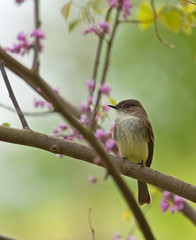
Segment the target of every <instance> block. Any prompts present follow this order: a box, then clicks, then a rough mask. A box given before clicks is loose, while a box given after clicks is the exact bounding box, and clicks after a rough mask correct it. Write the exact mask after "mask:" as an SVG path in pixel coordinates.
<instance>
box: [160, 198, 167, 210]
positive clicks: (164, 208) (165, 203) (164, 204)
mask: <svg viewBox="0 0 196 240" xmlns="http://www.w3.org/2000/svg"><path fill="white" fill-rule="evenodd" d="M160 206H161V210H162V212H165V211H167V210H168V209H169V203H168V202H167V201H165V200H162V201H161V203H160Z"/></svg>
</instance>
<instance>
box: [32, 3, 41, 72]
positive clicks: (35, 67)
mask: <svg viewBox="0 0 196 240" xmlns="http://www.w3.org/2000/svg"><path fill="white" fill-rule="evenodd" d="M34 14H35V29H38V28H40V24H41V23H40V17H39V0H34ZM33 48H34V58H33V65H32V69H33V70H35V71H37V72H38V71H39V49H40V43H39V39H38V38H37V37H36V38H35V43H34V46H33Z"/></svg>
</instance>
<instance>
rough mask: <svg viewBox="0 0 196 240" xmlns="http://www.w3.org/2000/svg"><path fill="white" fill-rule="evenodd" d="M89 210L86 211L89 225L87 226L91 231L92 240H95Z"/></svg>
mask: <svg viewBox="0 0 196 240" xmlns="http://www.w3.org/2000/svg"><path fill="white" fill-rule="evenodd" d="M91 212H92V210H91V208H89V210H88V223H89V226H90V230H91V233H92V240H95V230H94V228H93V226H92V222H91Z"/></svg>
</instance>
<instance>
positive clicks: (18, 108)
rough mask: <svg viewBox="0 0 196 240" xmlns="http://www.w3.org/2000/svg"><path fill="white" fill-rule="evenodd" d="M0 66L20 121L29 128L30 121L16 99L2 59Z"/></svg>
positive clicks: (24, 126) (25, 127)
mask: <svg viewBox="0 0 196 240" xmlns="http://www.w3.org/2000/svg"><path fill="white" fill-rule="evenodd" d="M0 68H1V73H2V76H3V79H4V81H5V85H6V87H7V90H8V93H9V97H10V98H11V100H12V103H13V105H14V107H15V110H16V112H17V114H18V117H19V119H20V122H21V124H22V126H23V128H24V129H29V126H28V123H27V121H26V119H25V117H24V114H23V112H22V111H21V109H20V106H19V104H18V102H17V100H16V97H15V95H14V92H13V90H12V87H11V84H10V82H9V79H8V76H7V73H6V71H5V68H4V64H3V61H2V60H0Z"/></svg>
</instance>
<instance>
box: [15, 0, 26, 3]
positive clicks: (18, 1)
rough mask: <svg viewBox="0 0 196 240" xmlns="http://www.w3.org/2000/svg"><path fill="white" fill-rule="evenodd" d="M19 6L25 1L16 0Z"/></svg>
mask: <svg viewBox="0 0 196 240" xmlns="http://www.w3.org/2000/svg"><path fill="white" fill-rule="evenodd" d="M15 1H16V3H17V4H21V3H23V2H24V0H15Z"/></svg>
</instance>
